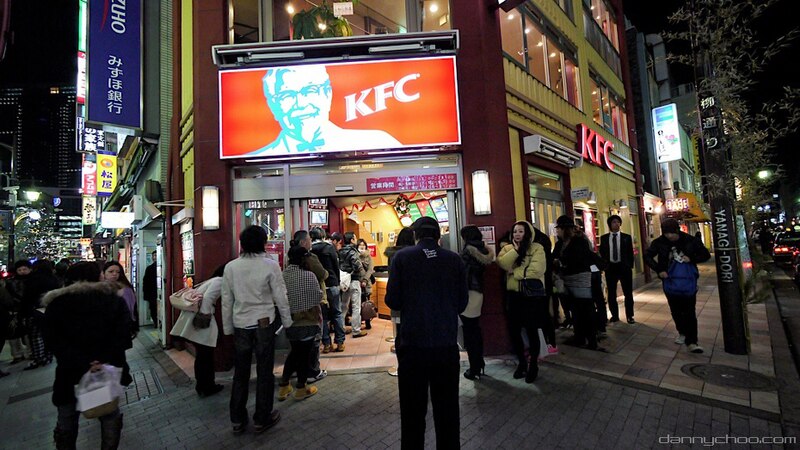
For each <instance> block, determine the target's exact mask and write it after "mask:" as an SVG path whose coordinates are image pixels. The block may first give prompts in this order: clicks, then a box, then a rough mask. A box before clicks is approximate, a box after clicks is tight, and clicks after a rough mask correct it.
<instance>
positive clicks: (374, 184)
mask: <svg viewBox="0 0 800 450" xmlns="http://www.w3.org/2000/svg"><path fill="white" fill-rule="evenodd" d="M457 187H458V175H456V174H454V173H445V174H438V175H408V176H401V177H381V178H367V192H369V193H373V192H416V191H438V190H443V189H455V188H457Z"/></svg>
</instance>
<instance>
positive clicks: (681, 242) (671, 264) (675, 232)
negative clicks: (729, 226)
mask: <svg viewBox="0 0 800 450" xmlns="http://www.w3.org/2000/svg"><path fill="white" fill-rule="evenodd" d="M709 259H711V254H710V253H709V252H708V249H707V248H706V246H705V245H703V243H702V242H701V241H700V240H699V239H697V238H695V237H694V236H691V235H689V234H686V233H684V232H683V231H681V230H680V227H679V225H678V221H677V220H675V219H665V220H664V221H662V222H661V237H659V238H658V239H656V240H654V241H653V243H652V244H650V248H648V249H647V251H646V252H645V254H644V261H645V262H646V263H647V265H648V266H650V268H652V269H653V270H654V271H655V272H656V273H657V274H658V278H660V279H661V281H662V282H663V287H664V295H666V297H667V302H668V303H669V310H670V312H671V313H672V320H673V321H674V322H675V328H677V329H678V337H677V338H676V339H675V343H676V344H679V345H682V344H686V346H687V348H688V350H689V351H690V352H692V353H703V347H701V346H700V345H698V343H697V313H696V311H695V306H696V305H697V278H699V276H700V273H699V271H698V270H697V263H702V262H706V261H708V260H709ZM686 269H693V270H690V271H691V272H693V274H692V276H691V277H684V276H683V275H685V273H686V272H687V271H686ZM679 273H680V275H681V277H680V278H679V277H678V276H677V275H678V274H679ZM672 277H675V278H674V279H672V280H670V278H672ZM676 288H677V289H676ZM676 290H677V291H681V292H675V291H676Z"/></svg>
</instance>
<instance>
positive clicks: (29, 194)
mask: <svg viewBox="0 0 800 450" xmlns="http://www.w3.org/2000/svg"><path fill="white" fill-rule="evenodd" d="M40 195H42V193H41V192H38V191H25V198H26V199H28V201H29V202H35V201H37V200H39V196H40Z"/></svg>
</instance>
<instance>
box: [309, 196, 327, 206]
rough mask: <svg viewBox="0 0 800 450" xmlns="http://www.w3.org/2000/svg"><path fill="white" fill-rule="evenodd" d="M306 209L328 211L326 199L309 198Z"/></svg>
mask: <svg viewBox="0 0 800 450" xmlns="http://www.w3.org/2000/svg"><path fill="white" fill-rule="evenodd" d="M308 209H328V199H327V198H310V199H308Z"/></svg>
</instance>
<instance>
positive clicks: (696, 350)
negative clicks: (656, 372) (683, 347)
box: [689, 344, 703, 353]
mask: <svg viewBox="0 0 800 450" xmlns="http://www.w3.org/2000/svg"><path fill="white" fill-rule="evenodd" d="M689 351H690V352H692V353H703V347H700V346H699V345H697V344H689Z"/></svg>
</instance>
